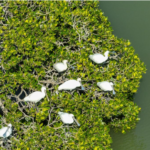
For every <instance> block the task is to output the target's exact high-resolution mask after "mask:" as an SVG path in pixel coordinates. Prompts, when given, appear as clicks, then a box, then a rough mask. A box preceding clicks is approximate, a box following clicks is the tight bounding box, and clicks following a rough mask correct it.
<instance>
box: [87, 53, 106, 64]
mask: <svg viewBox="0 0 150 150" xmlns="http://www.w3.org/2000/svg"><path fill="white" fill-rule="evenodd" d="M108 54H109V51H106V52H105V53H104V55H105V56H103V55H102V54H99V53H96V54H93V55H90V56H89V58H90V59H91V60H92V61H94V62H95V63H97V64H101V63H103V62H105V61H106V60H107V59H108Z"/></svg>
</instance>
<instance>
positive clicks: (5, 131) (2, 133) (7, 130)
mask: <svg viewBox="0 0 150 150" xmlns="http://www.w3.org/2000/svg"><path fill="white" fill-rule="evenodd" d="M11 134H12V125H11V124H8V126H7V127H3V128H1V129H0V137H3V138H7V137H9V136H10V135H11Z"/></svg>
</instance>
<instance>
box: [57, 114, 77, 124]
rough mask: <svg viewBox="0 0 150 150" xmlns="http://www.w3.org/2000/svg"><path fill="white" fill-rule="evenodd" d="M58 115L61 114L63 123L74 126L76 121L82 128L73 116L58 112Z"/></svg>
mask: <svg viewBox="0 0 150 150" xmlns="http://www.w3.org/2000/svg"><path fill="white" fill-rule="evenodd" d="M58 114H59V116H60V118H61V120H62V122H63V123H65V124H72V123H73V122H74V121H75V122H76V123H77V125H78V126H80V124H79V123H78V121H77V120H76V119H75V118H74V115H73V114H69V113H64V112H58Z"/></svg>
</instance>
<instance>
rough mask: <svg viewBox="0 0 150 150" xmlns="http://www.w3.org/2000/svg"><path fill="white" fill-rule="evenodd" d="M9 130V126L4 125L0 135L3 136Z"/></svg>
mask: <svg viewBox="0 0 150 150" xmlns="http://www.w3.org/2000/svg"><path fill="white" fill-rule="evenodd" d="M6 130H7V127H3V128H2V129H0V137H3V135H4V134H5V132H6Z"/></svg>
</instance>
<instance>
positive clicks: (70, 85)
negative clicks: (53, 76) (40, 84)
mask: <svg viewBox="0 0 150 150" xmlns="http://www.w3.org/2000/svg"><path fill="white" fill-rule="evenodd" d="M77 87H82V84H81V79H80V78H78V79H77V80H68V81H66V82H64V83H63V84H61V85H60V86H59V87H58V90H59V91H60V90H70V91H71V90H73V89H75V88H77Z"/></svg>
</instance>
